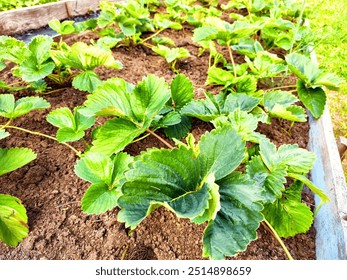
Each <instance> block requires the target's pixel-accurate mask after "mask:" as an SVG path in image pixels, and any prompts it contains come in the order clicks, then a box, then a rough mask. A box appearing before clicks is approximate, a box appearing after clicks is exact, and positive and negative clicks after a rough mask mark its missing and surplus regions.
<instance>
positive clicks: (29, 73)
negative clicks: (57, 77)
mask: <svg viewBox="0 0 347 280" xmlns="http://www.w3.org/2000/svg"><path fill="white" fill-rule="evenodd" d="M54 68H55V64H54V63H53V62H47V63H42V64H38V63H36V62H35V61H34V60H26V61H24V62H23V63H22V64H21V65H20V66H19V74H20V76H21V77H22V78H23V80H24V81H26V82H34V81H38V80H41V79H43V78H45V77H47V76H48V75H49V74H51V73H52V72H53V69H54Z"/></svg>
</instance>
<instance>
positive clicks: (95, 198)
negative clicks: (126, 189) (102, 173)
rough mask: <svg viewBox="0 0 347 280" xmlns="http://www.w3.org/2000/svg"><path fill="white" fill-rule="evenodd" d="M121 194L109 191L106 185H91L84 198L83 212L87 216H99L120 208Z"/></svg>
mask: <svg viewBox="0 0 347 280" xmlns="http://www.w3.org/2000/svg"><path fill="white" fill-rule="evenodd" d="M120 194H121V193H120V192H119V190H117V189H109V188H108V186H107V185H105V184H104V183H95V184H93V185H91V186H90V187H89V188H88V190H87V191H86V192H85V194H84V196H83V198H82V203H81V206H82V210H83V212H84V213H86V214H95V215H99V214H101V213H104V212H106V211H108V210H111V209H112V208H114V207H116V206H118V203H117V202H118V198H119V196H120Z"/></svg>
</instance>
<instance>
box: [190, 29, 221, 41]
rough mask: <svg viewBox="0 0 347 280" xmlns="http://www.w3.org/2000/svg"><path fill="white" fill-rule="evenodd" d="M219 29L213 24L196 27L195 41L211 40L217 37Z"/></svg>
mask: <svg viewBox="0 0 347 280" xmlns="http://www.w3.org/2000/svg"><path fill="white" fill-rule="evenodd" d="M217 34H218V29H217V28H214V27H211V26H202V27H199V28H195V29H194V35H193V41H194V42H197V43H198V42H201V41H210V40H214V39H216V38H217Z"/></svg>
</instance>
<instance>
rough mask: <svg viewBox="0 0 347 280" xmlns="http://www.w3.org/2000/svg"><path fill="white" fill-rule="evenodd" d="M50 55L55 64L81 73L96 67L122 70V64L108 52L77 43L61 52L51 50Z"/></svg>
mask: <svg viewBox="0 0 347 280" xmlns="http://www.w3.org/2000/svg"><path fill="white" fill-rule="evenodd" d="M50 53H51V56H52V59H53V60H54V61H55V62H56V64H58V63H62V64H65V65H67V66H70V67H74V68H77V69H81V70H83V71H88V70H93V69H94V68H95V67H97V66H105V67H108V68H114V69H121V68H122V64H121V63H120V62H119V61H117V60H115V58H114V57H113V55H112V52H111V51H110V50H107V49H105V48H101V47H98V46H92V45H87V44H85V43H83V42H77V43H75V44H73V45H72V46H71V47H69V46H67V45H66V46H65V47H64V48H62V49H61V50H51V52H50Z"/></svg>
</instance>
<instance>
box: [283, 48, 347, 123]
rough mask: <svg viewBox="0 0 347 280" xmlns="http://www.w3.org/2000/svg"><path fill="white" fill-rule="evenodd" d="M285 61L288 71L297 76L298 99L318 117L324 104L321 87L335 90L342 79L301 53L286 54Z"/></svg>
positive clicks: (324, 97)
mask: <svg viewBox="0 0 347 280" xmlns="http://www.w3.org/2000/svg"><path fill="white" fill-rule="evenodd" d="M286 62H287V64H288V67H289V69H290V71H291V72H292V73H293V74H294V75H295V76H297V77H298V78H299V80H298V81H297V83H296V90H297V92H298V96H299V99H300V100H301V101H302V103H303V104H304V105H305V107H306V108H307V109H308V110H309V111H310V112H311V114H312V115H313V117H315V118H316V119H318V118H319V117H320V116H321V115H322V114H323V112H324V107H325V104H326V93H325V91H324V88H323V87H326V88H328V89H331V90H336V89H338V87H339V84H340V83H341V82H342V81H343V79H341V78H339V77H337V76H336V75H335V74H332V73H329V72H327V71H324V70H322V69H320V68H319V67H318V66H317V65H316V64H315V63H314V62H313V61H312V60H311V59H309V58H308V57H306V56H304V55H301V54H297V53H292V54H289V55H287V56H286Z"/></svg>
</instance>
